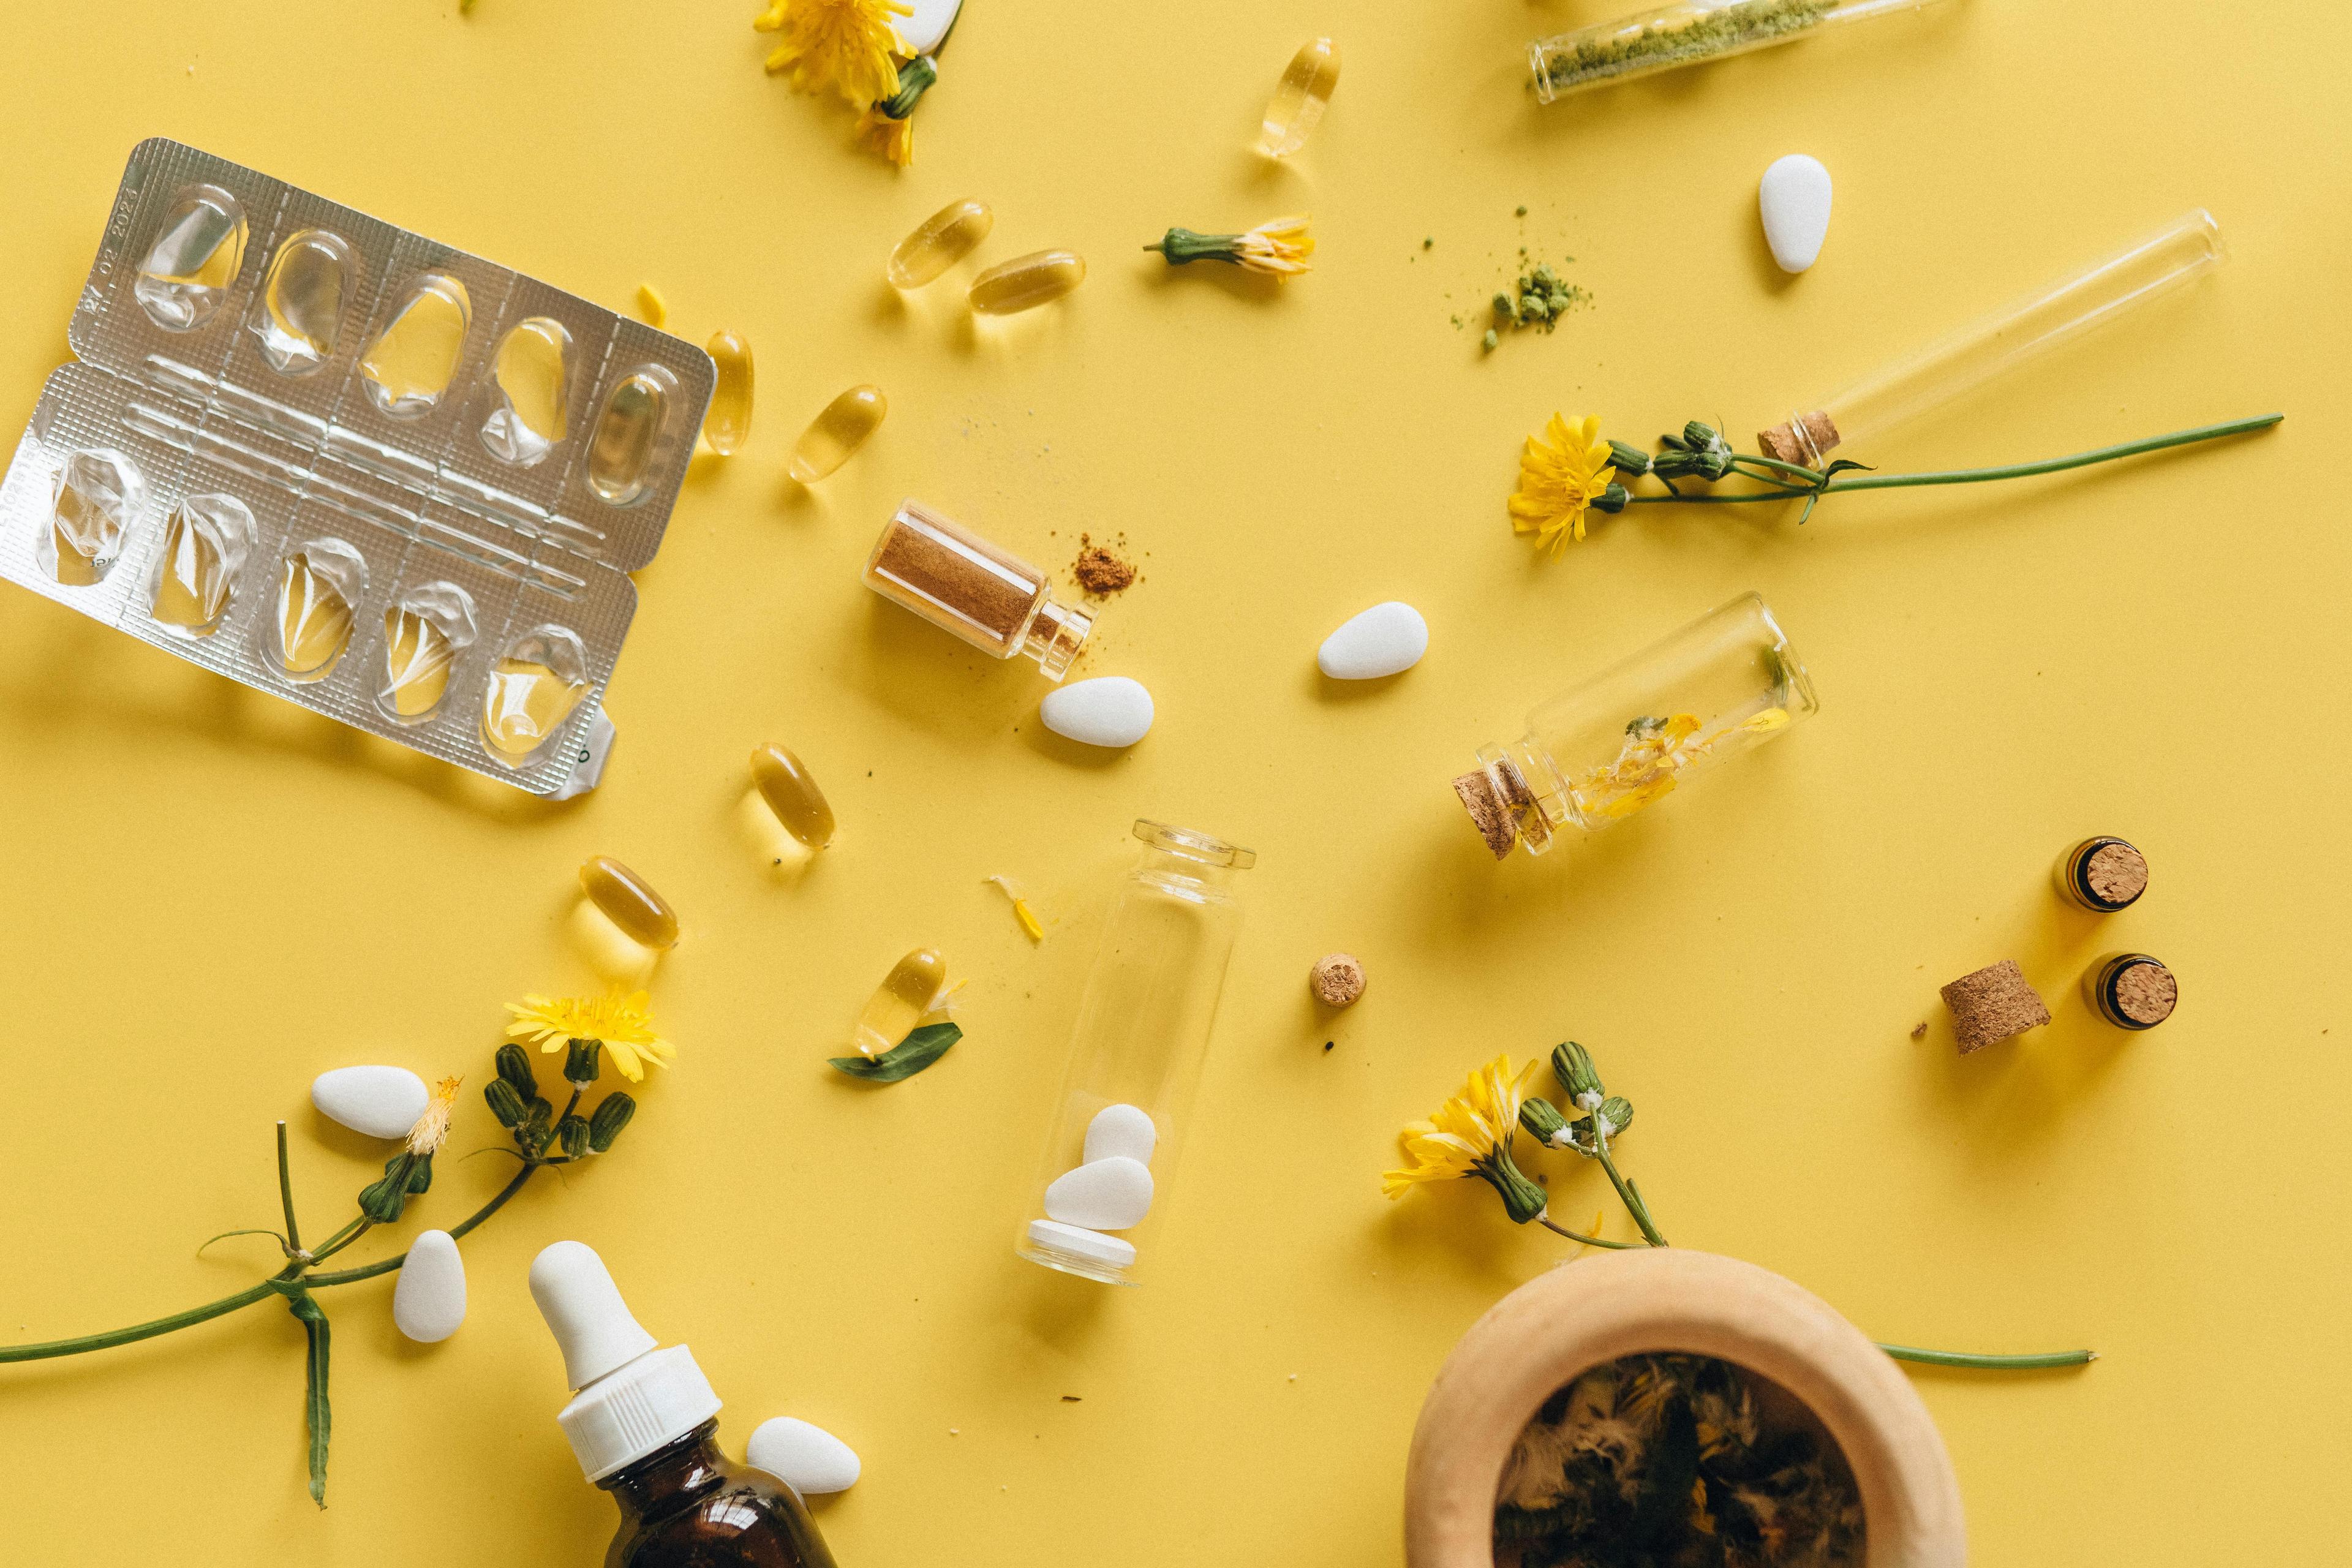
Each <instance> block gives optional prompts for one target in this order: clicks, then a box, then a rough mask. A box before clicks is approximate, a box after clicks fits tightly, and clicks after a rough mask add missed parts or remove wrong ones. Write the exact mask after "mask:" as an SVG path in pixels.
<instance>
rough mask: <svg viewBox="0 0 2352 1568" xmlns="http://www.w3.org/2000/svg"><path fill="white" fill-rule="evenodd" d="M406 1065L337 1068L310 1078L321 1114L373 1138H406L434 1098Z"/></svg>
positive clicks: (311, 1089)
mask: <svg viewBox="0 0 2352 1568" xmlns="http://www.w3.org/2000/svg"><path fill="white" fill-rule="evenodd" d="M431 1098H432V1096H431V1095H430V1094H428V1093H427V1092H426V1090H425V1080H424V1079H421V1078H419V1077H417V1076H416V1075H415V1073H413V1072H410V1071H409V1070H408V1069H407V1068H376V1067H365V1068H335V1070H334V1071H332V1072H322V1073H320V1075H319V1076H318V1077H317V1078H315V1079H311V1080H310V1103H311V1104H313V1105H315V1106H317V1107H318V1108H319V1114H320V1115H321V1116H324V1117H326V1118H327V1119H328V1120H329V1121H340V1122H341V1123H342V1124H343V1125H344V1126H346V1127H348V1128H350V1129H351V1130H352V1131H354V1132H364V1133H366V1134H367V1135H368V1136H369V1137H371V1138H405V1137H407V1136H408V1130H409V1129H410V1128H412V1127H414V1126H415V1125H416V1119H417V1118H418V1117H420V1116H422V1115H424V1114H425V1101H426V1100H429V1099H431Z"/></svg>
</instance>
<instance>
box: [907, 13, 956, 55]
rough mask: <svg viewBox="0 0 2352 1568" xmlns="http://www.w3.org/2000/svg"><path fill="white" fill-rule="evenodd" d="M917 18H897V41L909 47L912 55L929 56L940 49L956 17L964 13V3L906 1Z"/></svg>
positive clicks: (908, 50)
mask: <svg viewBox="0 0 2352 1568" xmlns="http://www.w3.org/2000/svg"><path fill="white" fill-rule="evenodd" d="M907 4H908V5H912V6H913V7H914V10H915V14H914V15H913V16H894V17H892V18H891V19H890V20H891V23H892V25H893V26H896V27H897V28H898V41H899V42H901V43H903V44H905V45H906V46H907V52H908V54H909V55H928V54H929V53H931V52H932V51H933V50H935V49H937V48H938V47H940V40H941V39H943V38H945V37H947V36H948V29H949V28H950V27H951V26H954V25H955V19H956V13H957V12H958V11H960V10H961V9H963V0H907Z"/></svg>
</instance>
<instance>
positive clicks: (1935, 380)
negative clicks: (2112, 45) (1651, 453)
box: [1756, 207, 2229, 468]
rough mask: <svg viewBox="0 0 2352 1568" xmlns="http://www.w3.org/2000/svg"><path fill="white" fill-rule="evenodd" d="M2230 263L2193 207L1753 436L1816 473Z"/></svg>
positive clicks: (2216, 229) (2213, 228) (2209, 220)
mask: <svg viewBox="0 0 2352 1568" xmlns="http://www.w3.org/2000/svg"><path fill="white" fill-rule="evenodd" d="M2228 258H2229V251H2228V250H2227V249H2226V248H2225V247H2223V246H2222V243H2221V225H2220V224H2218V223H2216V222H2214V221H2213V215H2212V214H2211V213H2209V212H2207V211H2205V210H2204V209H2203V208H2202V207H2200V208H2199V209H2197V210H2196V211H2195V212H2192V213H2189V214H2188V215H2186V216H2182V217H2179V218H2175V219H2174V220H2173V221H2172V222H2171V223H2168V224H2167V225H2166V226H2164V227H2163V228H2161V229H2158V231H2157V232H2156V233H2154V234H2151V235H2148V236H2147V237H2145V238H2143V239H2140V240H2138V241H2137V242H2136V243H2134V244H2132V245H2129V246H2126V247H2124V248H2123V249H2122V250H2120V251H2118V252H2116V254H2115V255H2113V256H2109V257H2106V258H2104V259H2102V260H2100V261H2098V262H2096V263H2095V264H2094V265H2092V266H2090V267H2088V268H2084V270H2082V271H2080V272H2077V273H2074V275H2073V276H2071V277H2068V278H2063V279H2060V280H2058V281H2057V282H2055V283H2053V284H2051V285H2049V286H2048V287H2047V288H2043V289H2036V290H2035V291H2034V292H2032V293H2031V294H2028V295H2026V296H2025V297H2023V298H2022V299H2019V300H2011V302H2010V303H2009V304H2008V305H2006V306H2004V307H2002V308H2001V309H2000V310H1995V311H1993V312H1992V313H1991V314H1990V315H1988V316H1985V317H1983V318H1981V319H1979V320H1978V321H1972V322H1970V323H1969V325H1967V326H1965V327H1962V328H1961V329H1960V330H1959V331H1956V332H1953V333H1951V334H1950V335H1949V336H1948V337H1944V338H1939V339H1937V341H1936V342H1931V343H1929V344H1928V345H1927V346H1926V347H1925V348H1922V349H1918V350H1916V351H1915V352H1913V353H1908V354H1906V355H1904V356H1903V357H1902V358H1901V359H1898V360H1896V361H1895V362H1894V363H1891V364H1888V365H1885V366H1884V367H1883V368H1881V369H1879V370H1877V371H1875V372H1874V373H1872V374H1870V375H1868V376H1865V377H1864V379H1862V380H1861V381H1859V382H1856V383H1855V384H1853V385H1852V386H1849V387H1847V388H1846V389H1845V390H1844V391H1843V392H1841V393H1839V394H1838V395H1836V396H1834V397H1830V398H1825V399H1823V400H1822V401H1821V402H1819V403H1811V404H1805V405H1801V406H1799V407H1798V408H1797V409H1795V410H1793V411H1792V412H1791V413H1790V416H1789V417H1788V419H1787V421H1786V422H1785V423H1783V424H1780V425H1776V426H1773V427H1772V428H1771V429H1769V430H1766V431H1762V432H1760V433H1759V435H1758V436H1757V437H1756V445H1757V447H1758V448H1759V450H1761V451H1762V452H1763V454H1764V455H1765V456H1766V457H1768V458H1779V459H1780V461H1781V462H1784V463H1801V464H1802V465H1804V466H1805V467H1806V468H1820V467H1821V466H1822V463H1823V462H1824V461H1825V460H1826V459H1827V458H1828V457H1829V454H1830V453H1832V452H1833V451H1835V450H1836V449H1837V448H1839V447H1847V446H1852V445H1853V444H1854V443H1856V442H1860V441H1866V440H1868V439H1870V438H1871V437H1874V436H1880V435H1884V434H1885V433H1886V432H1887V431H1890V430H1892V429H1894V428H1895V426H1899V425H1901V424H1903V423H1904V422H1906V420H1910V419H1915V418H1917V417H1918V416H1921V415H1924V414H1927V413H1929V412H1931V411H1933V410H1935V409H1937V408H1940V407H1942V406H1943V405H1946V404H1948V403H1950V402H1952V401H1954V400H1955V399H1957V398H1958V397H1961V396H1963V395H1966V394H1968V393H1970V392H1973V391H1975V390H1976V389H1977V388H1978V387H1979V386H1982V385H1983V384H1985V383H1986V382H1989V381H1990V380H1992V379H1993V378H1994V377H1995V376H1998V375H2001V374H2006V373H2007V372H2009V371H2011V370H2014V369H2016V368H2017V367H2018V366H2019V365H2021V364H2023V363H2026V362H2027V361H2029V360H2032V359H2034V358H2037V357H2039V356H2040V355H2042V354H2043V353H2048V352H2049V351H2050V350H2052V349H2054V348H2057V347H2059V346H2061V345H2063V344H2065V343H2070V342H2074V341H2075V340H2076V339H2078V338H2080V337H2082V336H2083V335H2084V333H2086V332H2089V331H2093V330H2095V329H2096V328H2098V327H2101V326H2105V324H2106V323H2108V322H2109V321H2115V320H2116V319H2117V318H2118V317H2120V316H2123V315H2124V314H2126V312H2128V311H2130V310H2134V309H2136V308H2137V307H2138V306H2141V305H2145V304H2147V302H2148V301H2149V300H2156V299H2160V298H2162V297H2163V296H2165V295H2167V294H2169V293H2170V292H2172V291H2173V290H2174V289H2178V288H2179V287H2180V286H2181V285H2183V284H2185V283H2189V282H2191V281H2193V280H2195V279H2198V278H2200V277H2202V276H2203V275H2204V274H2205V273H2207V272H2210V271H2211V270H2212V269H2213V268H2216V267H2219V266H2220V265H2221V263H2222V262H2223V261H2225V260H2227V259H2228Z"/></svg>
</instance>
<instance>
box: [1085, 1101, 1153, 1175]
mask: <svg viewBox="0 0 2352 1568" xmlns="http://www.w3.org/2000/svg"><path fill="white" fill-rule="evenodd" d="M1159 1142H1160V1129H1158V1128H1157V1127H1154V1126H1153V1125H1152V1124H1151V1116H1150V1112H1148V1111H1146V1110H1143V1109H1141V1108H1140V1107H1139V1106H1133V1105H1106V1106H1104V1107H1103V1108H1102V1109H1101V1110H1097V1111H1096V1112H1095V1119H1094V1120H1093V1121H1089V1122H1087V1164H1089V1165H1091V1164H1093V1163H1095V1162H1096V1161H1097V1160H1108V1159H1109V1158H1110V1157H1111V1156H1113V1155H1114V1154H1124V1155H1126V1156H1127V1157H1128V1158H1129V1159H1130V1160H1137V1161H1140V1162H1141V1163H1144V1164H1146V1165H1149V1164H1150V1163H1151V1151H1152V1150H1153V1149H1154V1148H1156V1147H1157V1146H1158V1145H1159Z"/></svg>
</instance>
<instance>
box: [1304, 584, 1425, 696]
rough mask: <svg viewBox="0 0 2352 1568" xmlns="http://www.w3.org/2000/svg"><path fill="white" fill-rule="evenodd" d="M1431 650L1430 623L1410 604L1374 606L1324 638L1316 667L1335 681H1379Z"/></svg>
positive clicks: (1393, 600) (1394, 673) (1406, 668)
mask: <svg viewBox="0 0 2352 1568" xmlns="http://www.w3.org/2000/svg"><path fill="white" fill-rule="evenodd" d="M1428 651H1429V623H1428V622H1427V621H1424V620H1423V619H1422V618H1421V612H1420V611H1419V610H1416V609H1414V608H1413V607H1412V605H1407V604H1404V603H1402V602H1400V601H1398V600H1395V599H1391V600H1390V601H1389V602H1388V603H1387V604H1385V605H1373V606H1372V607H1371V608H1370V609H1369V610H1366V611H1365V612H1364V613H1363V614H1361V615H1360V616H1353V617H1351V618H1350V619H1349V621H1348V623H1347V624H1346V625H1345V626H1341V627H1340V628H1339V630H1338V631H1336V632H1333V633H1332V634H1331V635H1330V636H1329V637H1325V638H1324V639H1323V646H1322V647H1320V648H1318V649H1317V650H1316V653H1315V668H1318V669H1319V670H1321V671H1322V672H1323V673H1324V674H1326V675H1328V676H1329V677H1330V678H1331V679H1334V680H1378V679H1380V678H1381V677H1382V676H1384V675H1396V674H1399V673H1401V672H1402V671H1404V670H1408V669H1411V668H1412V667H1413V666H1414V665H1416V664H1419V663H1420V662H1421V656H1422V655H1423V654H1425V653H1427V652H1428Z"/></svg>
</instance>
